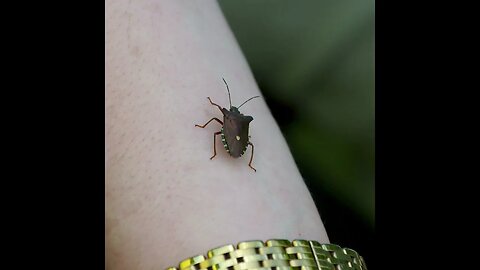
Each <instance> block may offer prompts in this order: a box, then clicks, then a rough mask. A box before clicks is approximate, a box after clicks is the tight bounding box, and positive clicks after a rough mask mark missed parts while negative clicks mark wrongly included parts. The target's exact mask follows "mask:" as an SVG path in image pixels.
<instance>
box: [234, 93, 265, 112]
mask: <svg viewBox="0 0 480 270" xmlns="http://www.w3.org/2000/svg"><path fill="white" fill-rule="evenodd" d="M257 97H260V96H254V97H251V98H249V99H247V101H245V102H243V103H242V105H240V106H238V108H237V109H240V107H242V106H243V104H245V103H247V102H249V101H250V100H252V99H254V98H257Z"/></svg>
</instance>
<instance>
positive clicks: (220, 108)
mask: <svg viewBox="0 0 480 270" xmlns="http://www.w3.org/2000/svg"><path fill="white" fill-rule="evenodd" d="M207 98H208V100H209V101H210V104H212V105H213V106H217V107H218V109H219V110H220V111H221V112H222V107H220V105H218V104H215V103H213V102H212V100H211V99H210V97H207ZM222 113H223V112H222Z"/></svg>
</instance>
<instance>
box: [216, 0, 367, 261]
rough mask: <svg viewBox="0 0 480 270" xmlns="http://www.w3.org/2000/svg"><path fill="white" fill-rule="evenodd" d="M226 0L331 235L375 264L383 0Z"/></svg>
mask: <svg viewBox="0 0 480 270" xmlns="http://www.w3.org/2000/svg"><path fill="white" fill-rule="evenodd" d="M219 3H220V6H221V8H222V10H223V12H224V14H225V17H226V19H227V20H228V22H229V24H230V27H231V28H232V30H233V32H234V34H235V36H236V38H237V40H238V42H239V44H240V46H241V48H242V50H243V52H244V54H245V56H246V58H247V60H248V62H249V64H250V67H251V68H252V71H253V73H254V76H255V79H256V80H257V83H258V85H259V87H260V89H261V90H262V93H263V95H264V97H265V99H266V101H267V103H268V105H269V107H270V109H271V110H272V113H273V115H274V116H275V118H276V120H277V122H278V124H279V125H280V128H281V130H282V132H283V134H284V135H285V138H286V139H287V141H288V144H289V146H290V148H291V151H292V153H293V155H294V158H295V161H296V162H297V164H298V167H299V169H300V171H301V173H302V176H303V177H304V179H305V182H306V183H307V185H308V187H309V189H310V191H311V193H312V195H313V197H314V199H315V202H316V204H317V207H318V209H319V211H320V214H321V216H322V219H323V221H324V223H325V227H326V230H327V233H328V235H329V237H330V241H331V242H332V243H335V244H339V245H341V246H345V247H350V248H353V249H355V250H357V251H358V252H359V253H360V254H361V255H362V256H364V258H365V260H366V263H367V265H368V267H369V269H370V270H371V269H375V268H374V263H373V259H372V256H373V238H374V231H375V137H374V134H375V66H374V61H375V59H374V57H375V55H374V50H375V49H374V44H375V40H374V39H375V2H374V1H373V0H367V1H354V0H341V1H314V0H308V1H307V0H302V1H294V0H281V1H279V0H276V1H273V0H262V1H256V0H247V1H245V0H244V1H227V0H224V1H222V0H221V1H219Z"/></svg>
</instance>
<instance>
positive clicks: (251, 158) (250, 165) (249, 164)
mask: <svg viewBox="0 0 480 270" xmlns="http://www.w3.org/2000/svg"><path fill="white" fill-rule="evenodd" d="M248 144H250V145H251V146H252V156H251V157H250V162H249V163H248V166H249V167H250V168H252V169H253V170H254V171H255V172H256V171H257V170H256V169H255V168H253V167H252V160H253V143H251V142H248Z"/></svg>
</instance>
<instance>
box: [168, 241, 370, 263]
mask: <svg viewBox="0 0 480 270" xmlns="http://www.w3.org/2000/svg"><path fill="white" fill-rule="evenodd" d="M201 269H202V270H220V269H226V270H250V269H258V270H300V269H301V270H319V269H320V270H327V269H329V270H343V269H357V270H366V269H367V267H366V265H365V262H364V260H363V258H362V257H361V256H359V255H358V253H357V252H356V251H354V250H352V249H349V248H341V247H340V246H338V245H334V244H320V243H318V242H317V241H306V240H294V241H292V242H290V241H288V240H268V241H266V242H265V243H264V242H262V241H249V242H241V243H238V245H237V248H235V246H233V245H226V246H223V247H219V248H215V249H212V250H209V251H208V253H207V257H205V256H203V255H198V256H195V257H192V258H188V259H186V260H183V261H182V262H180V265H179V268H178V269H177V268H175V267H170V268H167V270H201Z"/></svg>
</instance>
